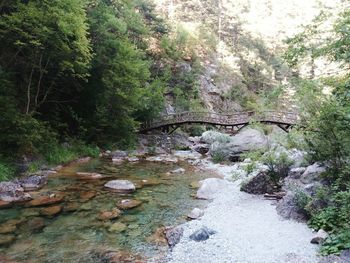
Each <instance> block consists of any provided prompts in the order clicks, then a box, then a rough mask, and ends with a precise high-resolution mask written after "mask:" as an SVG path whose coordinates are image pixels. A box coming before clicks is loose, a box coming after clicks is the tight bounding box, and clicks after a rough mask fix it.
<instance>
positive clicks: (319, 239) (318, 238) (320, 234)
mask: <svg viewBox="0 0 350 263" xmlns="http://www.w3.org/2000/svg"><path fill="white" fill-rule="evenodd" d="M328 236H329V235H328V233H327V232H326V231H324V230H323V229H320V230H318V231H317V233H316V234H315V236H314V237H313V238H312V239H311V241H310V242H311V244H322V243H323V241H325V240H326V239H327V237H328Z"/></svg>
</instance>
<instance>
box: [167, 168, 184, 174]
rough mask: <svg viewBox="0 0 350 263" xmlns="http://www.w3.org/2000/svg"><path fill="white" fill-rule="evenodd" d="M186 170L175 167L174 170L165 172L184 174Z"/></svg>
mask: <svg viewBox="0 0 350 263" xmlns="http://www.w3.org/2000/svg"><path fill="white" fill-rule="evenodd" d="M185 172H186V170H185V169H184V168H177V169H175V170H172V171H170V172H168V173H167V174H168V175H171V174H184V173H185Z"/></svg>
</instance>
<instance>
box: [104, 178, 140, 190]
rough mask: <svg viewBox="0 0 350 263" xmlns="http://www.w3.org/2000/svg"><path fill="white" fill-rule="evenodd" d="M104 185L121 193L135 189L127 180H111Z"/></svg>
mask: <svg viewBox="0 0 350 263" xmlns="http://www.w3.org/2000/svg"><path fill="white" fill-rule="evenodd" d="M104 186H105V187H106V188H107V189H109V190H112V191H115V192H121V193H131V192H134V191H135V190H136V187H135V185H134V184H133V183H132V182H130V181H128V180H112V181H109V182H107V183H106V184H105V185H104Z"/></svg>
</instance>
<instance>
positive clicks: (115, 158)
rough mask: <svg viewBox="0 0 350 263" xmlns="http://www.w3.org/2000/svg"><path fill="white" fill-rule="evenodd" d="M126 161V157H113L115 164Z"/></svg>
mask: <svg viewBox="0 0 350 263" xmlns="http://www.w3.org/2000/svg"><path fill="white" fill-rule="evenodd" d="M124 161H125V159H124V158H120V157H113V158H112V162H113V164H122V163H123V162H124Z"/></svg>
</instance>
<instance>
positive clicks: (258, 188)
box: [241, 172, 276, 195]
mask: <svg viewBox="0 0 350 263" xmlns="http://www.w3.org/2000/svg"><path fill="white" fill-rule="evenodd" d="M275 190H276V189H275V184H274V182H273V181H272V180H271V178H270V177H269V176H268V175H267V173H266V172H260V173H258V174H257V175H256V176H254V177H252V178H250V179H249V181H248V182H246V183H244V184H242V186H241V191H244V192H246V193H249V194H255V195H261V194H266V193H273V192H274V191H275Z"/></svg>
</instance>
